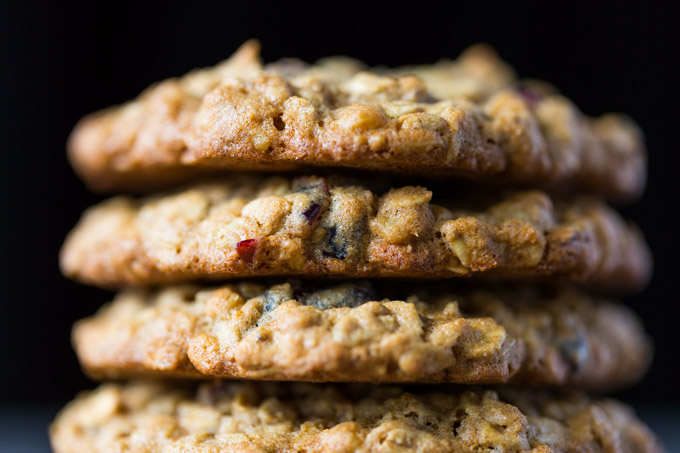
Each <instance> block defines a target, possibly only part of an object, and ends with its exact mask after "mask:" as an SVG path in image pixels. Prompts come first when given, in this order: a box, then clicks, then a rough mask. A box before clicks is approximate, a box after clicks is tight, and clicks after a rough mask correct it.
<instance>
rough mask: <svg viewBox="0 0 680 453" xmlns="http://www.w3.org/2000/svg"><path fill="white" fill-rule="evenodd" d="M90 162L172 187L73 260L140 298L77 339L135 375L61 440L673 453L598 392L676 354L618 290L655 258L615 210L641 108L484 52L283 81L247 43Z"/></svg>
mask: <svg viewBox="0 0 680 453" xmlns="http://www.w3.org/2000/svg"><path fill="white" fill-rule="evenodd" d="M69 148H70V157H71V161H72V163H73V165H74V167H75V169H76V171H77V172H78V173H79V174H80V175H81V176H82V177H83V179H84V180H85V182H86V183H87V184H88V185H89V186H90V187H91V188H92V189H94V190H98V191H114V192H115V191H118V192H121V191H122V192H125V191H130V192H140V191H150V190H160V191H161V192H159V193H156V194H154V195H147V196H143V197H141V198H140V197H134V198H133V197H128V196H119V197H116V198H113V199H111V200H109V201H106V202H104V203H102V204H100V205H99V206H96V207H94V208H91V209H89V210H88V211H87V212H86V213H85V215H84V216H83V218H82V219H81V221H80V223H79V224H78V225H77V226H76V228H75V229H74V231H73V232H72V233H71V234H70V236H69V237H68V239H67V241H66V243H65V245H64V248H63V250H62V256H61V266H62V269H63V272H64V273H65V274H66V275H67V276H69V277H71V278H75V279H76V280H78V281H81V282H85V283H89V284H93V285H96V286H100V287H106V288H121V289H122V292H120V293H119V294H118V295H117V296H116V298H115V300H114V301H113V302H112V303H111V304H109V305H107V306H105V307H103V308H102V309H101V310H100V311H99V312H98V313H97V314H96V315H94V316H93V317H91V318H88V319H85V320H82V321H79V322H78V323H77V324H76V326H75V328H74V331H73V341H74V345H75V348H76V351H77V354H78V357H79V359H80V361H81V363H82V366H83V367H84V369H85V370H86V372H87V373H88V374H89V375H90V376H92V377H94V378H97V379H118V380H123V382H124V383H106V384H103V385H102V386H101V387H100V388H98V389H97V390H94V391H92V392H90V393H87V394H85V395H83V396H80V397H78V398H77V399H76V400H75V401H74V402H72V403H71V404H69V405H68V406H67V408H65V409H64V410H63V411H62V413H61V414H60V415H59V416H58V418H57V420H56V421H55V423H54V425H53V426H52V429H51V438H52V444H53V447H54V449H55V451H56V452H57V453H62V452H102V451H120V452H122V451H131V452H132V451H134V452H161V451H163V452H170V451H176V452H179V451H182V452H221V451H253V452H254V451H258V452H264V451H267V452H270V451H272V452H273V451H290V452H311V451H347V452H350V451H422V452H430V451H456V452H458V451H470V452H472V451H482V450H484V451H486V450H494V451H523V450H533V451H536V452H539V451H540V452H546V451H553V450H559V451H607V452H614V451H625V452H638V451H661V450H662V447H661V446H660V445H659V443H658V442H657V441H656V440H655V437H654V435H653V434H651V433H650V432H649V431H648V429H647V428H646V427H645V426H644V425H643V424H642V423H641V422H640V421H639V420H638V419H636V417H635V416H634V414H633V413H632V411H631V410H630V409H628V408H627V407H625V406H623V405H622V404H620V403H618V402H616V401H612V400H608V399H603V398H601V397H590V396H587V394H586V393H583V392H585V391H603V390H605V391H606V390H611V389H614V388H620V387H621V386H624V385H630V384H632V383H634V382H635V381H636V380H638V379H639V378H640V377H641V376H642V375H643V374H644V373H645V371H646V370H647V367H648V365H649V359H650V356H651V345H650V341H649V339H648V338H647V336H646V334H645V332H644V330H643V328H642V327H641V325H640V322H639V320H638V319H637V318H636V317H635V315H634V314H633V313H632V312H631V311H630V310H628V309H627V308H625V307H624V306H622V305H620V304H618V303H617V302H613V301H610V300H607V299H604V298H603V297H602V296H601V295H602V294H605V295H607V294H609V295H611V294H615V293H617V294H621V293H630V292H633V291H638V290H640V289H641V288H642V287H643V286H644V285H645V284H646V282H647V280H648V277H649V274H650V268H651V265H650V257H649V252H648V249H647V246H646V244H645V243H644V240H643V239H642V236H641V235H640V233H639V232H638V230H637V229H636V228H635V226H633V225H631V224H629V223H627V222H625V221H624V220H622V218H621V217H620V216H619V215H618V214H617V213H616V212H615V211H614V210H612V209H611V208H610V207H608V206H607V205H606V204H605V202H604V201H603V200H604V199H609V200H616V201H625V200H633V199H635V198H636V197H638V196H639V194H640V193H641V191H642V189H643V186H644V182H645V172H646V166H645V159H646V157H645V150H644V145H643V142H642V139H641V134H640V132H639V131H638V129H637V128H636V126H635V125H634V124H632V123H631V121H630V120H628V119H626V118H624V117H622V116H618V115H605V116H603V117H600V118H589V117H587V116H585V115H583V114H582V113H581V112H580V111H579V110H578V109H577V108H576V107H575V106H574V105H573V104H572V103H571V102H570V101H569V100H568V99H565V98H564V97H562V96H560V95H558V94H557V93H556V91H555V89H554V88H552V87H551V86H549V85H548V84H546V83H543V82H536V81H529V82H520V81H518V80H517V79H516V77H515V75H514V73H513V71H512V69H511V68H509V67H508V66H507V65H506V64H505V63H503V62H502V61H500V60H499V59H498V58H497V57H496V56H495V54H494V53H493V52H492V51H491V50H489V49H488V48H485V47H474V48H471V49H469V50H468V51H466V52H465V53H463V54H462V55H461V56H460V57H459V58H458V59H457V60H455V61H442V62H440V63H437V64H435V65H432V66H416V67H405V68H394V69H389V68H380V69H367V68H365V67H364V66H363V65H362V64H361V63H359V62H356V61H353V60H349V59H346V58H331V59H326V60H322V61H320V62H318V63H317V64H315V65H307V64H305V63H303V62H300V61H297V60H282V61H279V62H277V63H273V64H270V65H266V66H263V65H262V64H261V62H260V60H259V48H258V45H257V43H255V42H248V43H246V44H245V45H244V46H243V47H242V48H241V49H239V50H238V51H237V53H236V54H235V55H233V56H232V57H231V58H230V59H229V60H227V61H225V62H224V63H221V64H219V65H218V66H216V67H214V68H211V69H205V70H200V71H195V72H192V73H190V74H188V75H186V76H184V77H181V78H179V79H172V80H167V81H164V82H161V83H159V84H156V85H154V86H152V87H151V88H149V89H148V90H147V91H145V92H144V93H143V94H142V95H141V96H140V97H139V98H137V99H136V100H133V101H131V102H129V103H127V104H125V105H123V106H120V107H115V108H112V109H109V110H106V111H103V112H100V113H96V114H94V115H91V116H89V117H87V118H85V119H84V120H82V121H81V122H80V124H78V126H77V127H76V129H75V131H74V133H73V135H72V138H71V141H70V146H69ZM267 171H269V172H271V171H276V172H278V174H276V175H271V174H270V175H266V174H264V173H263V172H267ZM177 187H179V188H177ZM246 277H250V278H249V279H247V280H245V278H246ZM204 285H206V286H204ZM596 294H599V295H596ZM178 378H195V379H178ZM130 379H131V380H130ZM136 379H144V380H136ZM125 380H127V382H125ZM237 380H241V381H237ZM264 381H279V382H276V383H274V382H264ZM286 381H296V383H291V382H286ZM303 382H304V383H303ZM350 382H351V383H352V384H349V383H350ZM447 383H448V384H466V385H459V386H452V385H447ZM376 384H377V385H376ZM413 384H430V385H417V386H415V385H413Z"/></svg>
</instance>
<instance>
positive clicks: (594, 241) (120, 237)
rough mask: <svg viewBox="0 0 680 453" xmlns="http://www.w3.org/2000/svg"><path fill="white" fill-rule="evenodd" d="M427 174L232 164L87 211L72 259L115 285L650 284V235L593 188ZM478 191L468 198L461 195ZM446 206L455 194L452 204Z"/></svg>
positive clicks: (92, 279) (71, 240)
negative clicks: (365, 174)
mask: <svg viewBox="0 0 680 453" xmlns="http://www.w3.org/2000/svg"><path fill="white" fill-rule="evenodd" d="M431 198H432V192H430V191H428V190H427V189H425V188H423V187H413V186H406V187H401V188H398V189H390V190H389V191H387V193H384V194H383V195H378V191H376V190H371V189H369V188H368V187H367V186H366V184H364V185H359V184H356V183H353V182H346V181H342V180H341V179H339V178H320V177H300V178H296V179H290V178H269V179H263V178H260V177H255V176H249V177H241V178H238V177H231V178H229V179H227V178H222V179H221V180H220V181H217V182H214V183H204V184H201V185H194V186H190V187H188V188H185V189H180V190H178V191H175V192H172V193H169V194H161V195H155V196H152V197H148V198H145V199H142V200H141V201H136V200H133V199H130V198H126V197H118V198H114V199H113V200H110V201H108V202H104V203H102V204H101V205H99V206H96V207H94V208H92V209H90V210H89V211H87V212H86V213H85V214H84V216H83V218H82V219H81V221H80V223H79V224H78V225H77V226H76V228H75V229H74V231H73V232H72V233H71V234H70V236H69V237H68V238H67V240H66V243H65V245H64V247H63V249H62V255H61V267H62V270H63V272H64V274H65V275H67V276H69V277H73V278H76V279H78V280H80V281H83V282H87V283H91V284H95V285H99V286H108V287H116V286H121V285H130V284H132V285H138V284H140V285H146V284H159V283H172V282H179V281H189V280H196V279H224V278H235V277H246V276H265V275H282V276H294V275H297V276H305V277H308V276H314V277H321V276H344V277H390V276H400V277H428V278H429V277H454V276H466V275H473V274H474V275H484V276H490V277H504V278H515V277H520V276H521V277H545V276H550V277H556V278H563V279H571V280H574V281H578V282H581V283H583V284H587V285H590V286H596V287H602V288H605V289H609V290H618V291H626V290H628V291H630V290H636V289H639V288H641V287H642V286H643V285H644V284H645V283H646V281H647V279H648V276H649V273H650V268H651V264H650V258H649V252H648V250H647V247H646V245H645V243H644V240H643V239H642V237H641V235H640V234H639V233H638V231H637V229H636V228H634V227H633V226H629V225H626V224H625V223H624V222H623V221H622V220H621V218H620V217H619V216H618V215H617V214H616V213H614V212H613V211H612V210H610V209H609V208H607V207H606V206H605V205H603V204H602V203H599V202H597V201H595V200H592V199H579V200H572V201H570V202H555V203H554V202H553V201H552V200H551V198H550V197H548V196H547V195H546V194H544V193H542V192H532V191H530V192H519V193H515V194H512V195H508V196H505V197H498V196H496V197H495V199H493V200H491V201H488V200H481V201H477V202H473V201H471V199H472V198H477V195H476V194H469V193H465V194H460V195H459V196H458V197H457V198H458V201H457V202H455V203H453V202H447V201H446V200H441V203H442V204H441V205H435V204H431V203H430V199H431ZM466 204H470V205H472V206H471V208H468V209H463V208H464V205H466ZM444 206H447V207H444Z"/></svg>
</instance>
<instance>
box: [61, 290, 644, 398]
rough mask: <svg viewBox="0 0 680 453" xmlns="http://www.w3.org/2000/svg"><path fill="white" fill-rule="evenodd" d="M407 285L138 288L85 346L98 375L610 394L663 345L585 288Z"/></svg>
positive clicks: (77, 338)
mask: <svg viewBox="0 0 680 453" xmlns="http://www.w3.org/2000/svg"><path fill="white" fill-rule="evenodd" d="M310 285H312V286H310ZM317 285H318V284H317ZM394 285H395V284H394V283H390V284H383V285H380V284H373V285H372V284H369V283H367V282H358V283H347V284H344V285H339V286H334V287H333V286H329V285H327V284H326V285H323V286H320V287H319V286H317V287H314V284H312V283H311V282H306V283H301V282H292V283H283V284H278V285H275V286H271V287H269V288H267V287H265V286H261V285H256V284H253V283H242V284H239V285H229V286H223V287H220V288H215V289H205V288H199V287H189V286H183V287H171V288H166V289H163V290H160V291H155V292H151V291H148V290H147V291H143V290H139V291H128V292H124V293H121V294H120V295H119V296H118V297H117V298H116V300H115V301H114V302H113V303H112V304H109V305H107V306H105V307H104V308H102V309H101V310H100V311H99V313H98V314H97V315H95V316H93V317H91V318H87V319H84V320H81V321H79V322H78V323H77V324H76V325H75V327H74V330H73V344H74V346H75V349H76V351H77V353H78V357H79V359H80V362H81V364H82V365H83V367H84V368H85V370H86V371H87V372H88V374H90V375H91V376H93V377H96V378H99V379H107V378H109V379H110V378H121V377H130V376H140V375H141V376H144V375H158V376H159V377H167V376H196V377H198V376H204V375H208V376H215V377H229V378H247V379H267V380H295V381H311V382H321V381H330V382H350V381H357V382H455V383H466V384H489V383H505V382H514V383H522V384H550V385H566V386H579V387H583V388H588V389H591V390H592V389H598V390H601V389H604V388H607V389H611V388H613V387H618V386H621V385H623V384H630V383H632V382H633V381H635V380H636V379H638V378H639V377H640V376H641V375H642V374H643V373H644V372H645V371H646V370H647V367H648V364H649V362H650V360H651V356H652V353H651V344H650V341H649V339H648V338H647V337H646V335H645V333H644V331H643V329H642V327H641V325H640V323H639V321H638V320H637V318H636V317H635V315H634V314H633V313H632V312H630V311H629V310H628V309H626V308H625V307H623V306H619V305H616V304H613V303H609V302H605V301H602V300H598V301H594V300H592V299H591V298H590V297H588V296H586V295H585V294H583V293H580V292H578V291H574V290H569V289H561V290H548V289H545V290H544V291H543V293H542V292H541V291H539V290H536V289H530V288H514V289H510V288H497V289H496V290H495V291H491V290H486V291H479V290H467V291H462V292H461V293H460V294H461V295H454V294H451V292H450V291H446V290H445V289H444V287H443V285H442V288H439V289H437V290H434V289H430V290H425V291H420V292H418V293H419V294H415V295H412V292H413V291H414V290H413V288H414V286H413V285H411V286H410V287H409V288H411V289H406V288H403V287H402V288H400V289H399V290H396V289H395V288H390V287H392V286H394ZM397 286H399V285H397ZM402 286H403V285H402ZM426 286H427V287H432V284H428V285H426ZM449 286H450V285H449ZM415 288H417V286H415ZM406 291H408V292H406ZM386 293H390V295H392V294H400V295H401V297H399V296H392V297H393V298H389V297H388V296H387V295H386Z"/></svg>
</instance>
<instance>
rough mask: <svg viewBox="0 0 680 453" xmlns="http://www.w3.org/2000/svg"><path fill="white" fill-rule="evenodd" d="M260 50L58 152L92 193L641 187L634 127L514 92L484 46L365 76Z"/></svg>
mask: <svg viewBox="0 0 680 453" xmlns="http://www.w3.org/2000/svg"><path fill="white" fill-rule="evenodd" d="M258 52H259V47H258V45H257V44H256V43H254V42H249V43H246V44H245V45H244V46H243V47H242V48H241V49H240V50H239V51H238V52H237V53H236V54H235V55H234V56H233V57H232V58H231V59H229V60H227V61H226V62H224V63H221V64H220V65H218V66H216V67H214V68H211V69H206V70H201V71H195V72H192V73H189V74H188V75H186V76H184V77H182V78H179V79H171V80H166V81H164V82H162V83H159V84H157V85H154V86H152V87H151V88H149V89H148V90H147V91H145V92H144V93H143V94H142V95H141V96H140V97H139V98H138V99H136V100H134V101H132V102H129V103H127V104H125V105H123V106H120V107H114V108H112V109H109V110H105V111H103V112H99V113H96V114H94V115H91V116H88V117H86V118H85V119H83V120H82V121H81V122H80V123H79V124H78V126H77V127H76V129H75V131H74V133H73V135H72V136H71V139H70V142H69V150H70V156H71V161H72V163H73V165H74V167H75V168H76V170H77V171H78V173H79V174H80V175H81V176H82V177H83V178H84V179H85V180H86V182H87V183H88V184H89V185H90V186H91V187H92V188H95V189H103V190H106V189H120V188H137V189H139V188H142V189H144V188H150V187H154V186H156V187H157V186H159V185H162V184H166V183H169V182H172V181H177V180H179V179H183V178H186V177H189V176H192V175H195V174H199V173H205V172H208V171H215V170H219V169H260V170H262V169H272V170H277V171H281V170H292V169H301V168H304V167H314V166H335V167H348V168H361V169H375V170H381V171H406V172H408V173H414V172H415V173H421V174H426V175H430V176H431V175H433V174H435V173H439V174H441V175H449V176H463V177H468V178H473V179H481V180H484V179H489V178H490V177H493V178H494V180H496V181H497V180H505V181H506V182H513V183H519V184H522V185H525V186H533V187H549V186H559V187H560V188H565V187H572V188H577V189H581V190H589V191H595V192H599V193H602V194H604V195H606V196H610V197H613V198H633V197H635V196H637V195H639V193H640V192H641V191H642V188H643V186H644V183H645V175H646V152H645V147H644V144H643V140H642V136H641V133H640V131H639V130H638V128H637V127H636V126H635V124H633V122H632V121H630V120H629V119H627V118H625V117H623V116H620V115H613V114H609V115H605V116H603V117H601V118H598V119H590V118H588V117H586V116H584V115H583V114H582V113H580V112H579V111H578V109H577V108H576V107H575V106H574V105H573V104H572V103H571V102H570V101H569V100H567V99H566V98H564V97H562V96H559V95H557V94H555V92H554V90H552V89H551V88H547V84H533V85H532V84H530V83H524V84H520V83H519V82H518V81H517V80H516V79H515V77H514V74H513V72H512V70H511V69H510V68H509V67H507V65H506V64H505V63H503V62H502V61H500V60H498V58H497V57H496V55H495V54H494V53H493V51H491V50H489V49H487V48H484V47H475V48H472V49H470V50H468V51H466V52H465V53H463V54H462V55H461V57H460V58H459V59H458V60H456V61H453V62H452V61H443V62H440V63H438V64H435V65H432V66H419V67H411V68H397V69H393V70H390V69H376V70H373V71H368V70H365V68H363V65H362V64H361V63H359V62H356V61H352V60H349V59H338V58H336V59H328V60H322V61H321V62H320V63H319V64H317V65H314V66H308V65H306V64H304V63H302V62H299V61H290V60H286V61H281V62H278V63H274V64H272V65H269V66H267V67H263V66H262V65H261V63H260V62H259V58H258Z"/></svg>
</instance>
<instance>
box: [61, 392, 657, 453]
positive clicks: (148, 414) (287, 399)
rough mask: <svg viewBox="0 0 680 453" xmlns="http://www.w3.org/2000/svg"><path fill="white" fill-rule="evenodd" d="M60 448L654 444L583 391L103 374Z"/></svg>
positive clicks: (625, 412)
mask: <svg viewBox="0 0 680 453" xmlns="http://www.w3.org/2000/svg"><path fill="white" fill-rule="evenodd" d="M50 438H51V443H52V447H53V449H54V451H55V453H67V452H68V453H99V452H109V451H116V452H120V453H125V452H130V453H132V452H135V453H141V452H144V453H156V452H158V453H160V452H164V453H170V452H176V453H179V452H186V453H198V452H200V453H217V452H236V451H238V452H258V453H264V452H322V451H323V452H388V451H389V452H392V451H399V452H423V453H424V452H428V453H429V452H432V453H436V452H470V453H472V452H480V451H504V452H520V451H531V452H534V453H548V452H558V451H564V452H566V451H570V452H572V451H583V452H609V453H618V452H622V453H623V452H649V453H652V452H654V453H657V452H658V453H661V452H663V447H662V446H661V444H660V443H659V441H658V440H657V439H656V438H655V436H654V435H653V434H652V433H651V432H650V431H649V429H648V428H647V427H646V426H645V425H644V424H643V423H642V422H641V421H640V420H638V419H637V417H636V416H635V414H634V413H633V412H632V411H631V410H630V409H629V408H628V407H626V406H624V405H623V404H621V403H619V402H617V401H613V400H607V399H590V398H588V397H587V396H585V395H583V394H578V393H574V394H566V395H562V396H559V395H550V394H546V393H541V392H535V391H524V392H523V391H509V390H503V391H501V392H500V396H499V394H498V393H496V392H495V391H493V390H483V389H476V390H464V391H461V390H453V389H448V388H445V387H438V388H436V389H432V390H430V391H429V392H422V391H421V392H418V391H414V392H413V393H409V392H404V391H403V390H401V389H399V388H397V387H370V386H358V387H357V386H353V387H346V386H330V385H311V384H306V385H305V384H292V385H291V384H287V385H286V384H255V383H235V382H231V383H226V382H225V383H222V384H218V383H214V384H202V385H200V386H199V387H198V389H197V390H196V389H195V387H193V386H186V387H180V386H177V385H169V384H159V383H155V384H154V383H143V382H137V383H130V384H127V385H117V384H105V385H103V386H101V387H99V388H98V389H97V390H94V391H93V392H90V393H87V394H84V395H81V396H79V397H78V398H77V399H76V400H75V401H74V402H72V403H70V404H69V405H68V406H67V407H66V408H65V409H64V410H62V412H61V413H60V414H59V415H58V417H57V419H56V421H55V422H54V424H53V425H52V427H51V429H50Z"/></svg>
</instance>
